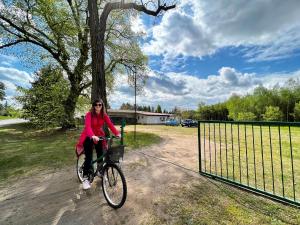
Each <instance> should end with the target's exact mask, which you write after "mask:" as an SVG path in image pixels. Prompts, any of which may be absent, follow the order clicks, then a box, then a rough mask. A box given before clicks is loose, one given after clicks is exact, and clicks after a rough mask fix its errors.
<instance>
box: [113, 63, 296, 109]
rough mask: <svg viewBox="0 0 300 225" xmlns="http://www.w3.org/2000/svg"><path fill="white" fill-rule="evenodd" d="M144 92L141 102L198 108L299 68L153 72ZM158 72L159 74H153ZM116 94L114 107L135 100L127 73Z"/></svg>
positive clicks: (278, 80) (284, 78)
mask: <svg viewBox="0 0 300 225" xmlns="http://www.w3.org/2000/svg"><path fill="white" fill-rule="evenodd" d="M151 73H152V75H150V76H149V79H148V81H147V84H146V87H145V90H144V94H143V95H138V96H137V104H138V105H152V106H156V105H157V104H160V105H161V106H162V108H165V109H172V108H174V107H175V106H178V107H181V108H189V109H196V108H197V106H198V104H199V103H200V102H206V103H208V104H211V103H217V102H222V101H225V100H227V99H228V98H229V97H230V96H231V95H232V94H239V95H245V94H247V93H251V92H252V91H253V90H254V88H255V87H257V86H259V85H263V86H265V87H267V88H272V87H274V86H275V85H283V84H284V83H285V82H286V81H287V80H288V79H290V78H300V70H298V71H295V72H292V73H276V74H266V75H264V76H258V75H257V74H255V73H241V72H239V71H237V70H236V69H234V68H231V67H222V68H220V69H219V71H218V74H215V75H210V76H208V77H207V78H199V77H196V76H192V75H188V74H182V73H172V72H169V73H165V74H163V75H162V74H158V73H154V72H153V71H152V72H151ZM153 74H156V75H153ZM111 97H113V98H110V99H109V102H111V105H112V107H113V108H119V107H120V105H121V104H122V103H126V102H129V103H131V104H134V90H133V88H132V87H129V86H128V84H127V78H126V76H125V75H122V76H121V80H120V82H119V83H118V85H117V88H116V91H115V92H114V94H113V96H111Z"/></svg>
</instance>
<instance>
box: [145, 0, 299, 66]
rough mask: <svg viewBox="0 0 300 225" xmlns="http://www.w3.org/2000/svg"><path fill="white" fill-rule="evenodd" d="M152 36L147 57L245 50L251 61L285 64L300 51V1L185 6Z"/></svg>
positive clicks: (195, 1)
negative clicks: (282, 62)
mask: <svg viewBox="0 0 300 225" xmlns="http://www.w3.org/2000/svg"><path fill="white" fill-rule="evenodd" d="M148 35H149V37H151V38H152V40H151V41H150V42H149V43H147V44H145V45H144V46H143V49H144V51H145V52H146V53H147V54H153V55H161V54H162V55H169V56H173V57H175V56H178V55H183V56H196V57H202V56H205V55H211V54H213V53H215V52H216V51H217V50H218V49H219V48H223V47H226V46H236V47H237V46H243V47H246V48H245V50H247V51H246V53H245V57H246V58H247V59H248V60H249V61H262V60H274V59H280V58H285V57H289V56H290V55H291V54H293V52H294V51H295V50H296V49H299V46H300V45H299V44H300V1H298V0H290V1H282V0H273V1H270V0H265V1H261V0H253V1H248V0H240V1H235V0H231V1H222V0H216V1H214V2H213V4H212V3H211V1H208V0H202V1H200V0H182V1H181V2H180V4H179V5H178V7H177V8H176V9H175V10H170V11H168V12H166V14H165V16H164V17H163V18H162V21H161V23H160V24H159V25H157V26H155V27H154V28H153V31H152V32H151V33H149V34H148ZM248 51H249V52H248Z"/></svg>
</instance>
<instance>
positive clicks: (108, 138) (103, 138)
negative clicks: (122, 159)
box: [97, 135, 121, 141]
mask: <svg viewBox="0 0 300 225" xmlns="http://www.w3.org/2000/svg"><path fill="white" fill-rule="evenodd" d="M97 137H98V138H99V141H103V140H105V141H109V140H111V139H120V138H121V137H118V136H114V135H113V136H111V137H102V136H97Z"/></svg>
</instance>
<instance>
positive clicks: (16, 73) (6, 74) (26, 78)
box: [0, 66, 33, 85]
mask: <svg viewBox="0 0 300 225" xmlns="http://www.w3.org/2000/svg"><path fill="white" fill-rule="evenodd" d="M0 77H1V79H4V80H9V81H13V82H15V83H16V84H20V85H24V84H26V83H29V82H30V81H33V77H32V75H30V74H29V73H27V72H25V71H21V70H18V69H15V68H7V67H1V66H0Z"/></svg>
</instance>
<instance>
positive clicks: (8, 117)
mask: <svg viewBox="0 0 300 225" xmlns="http://www.w3.org/2000/svg"><path fill="white" fill-rule="evenodd" d="M9 119H15V118H14V117H10V116H0V120H9Z"/></svg>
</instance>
